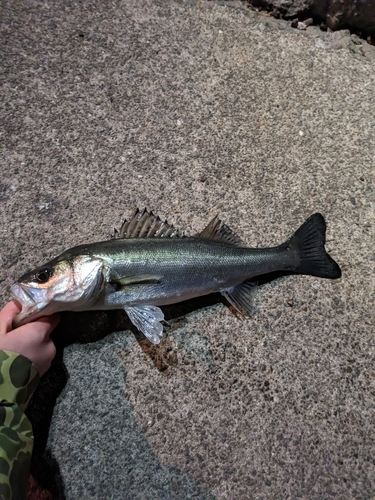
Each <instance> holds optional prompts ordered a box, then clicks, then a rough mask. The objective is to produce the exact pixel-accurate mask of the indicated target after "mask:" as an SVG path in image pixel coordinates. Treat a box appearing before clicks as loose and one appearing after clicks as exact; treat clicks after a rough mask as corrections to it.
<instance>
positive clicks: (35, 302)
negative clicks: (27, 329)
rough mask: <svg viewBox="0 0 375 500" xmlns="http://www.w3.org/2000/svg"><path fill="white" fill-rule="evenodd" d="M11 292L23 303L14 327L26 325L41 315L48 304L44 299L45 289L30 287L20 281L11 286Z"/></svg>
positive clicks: (14, 321)
mask: <svg viewBox="0 0 375 500" xmlns="http://www.w3.org/2000/svg"><path fill="white" fill-rule="evenodd" d="M9 290H10V293H11V294H12V296H13V297H14V298H15V299H16V300H17V302H19V303H20V304H21V307H22V309H21V311H20V312H19V314H18V315H17V316H16V318H15V319H14V320H13V325H14V327H18V326H21V325H25V324H26V323H29V322H30V321H33V320H34V319H36V318H39V317H40V316H43V312H42V311H43V310H44V309H45V307H46V306H47V304H46V303H44V302H43V301H42V300H41V299H42V295H43V291H42V290H39V289H37V288H30V287H26V286H24V285H21V284H20V283H15V284H14V285H12V286H11V287H10V289H9Z"/></svg>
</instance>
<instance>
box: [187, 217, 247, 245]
mask: <svg viewBox="0 0 375 500" xmlns="http://www.w3.org/2000/svg"><path fill="white" fill-rule="evenodd" d="M197 236H198V237H199V238H205V239H208V240H218V241H225V242H226V243H231V244H232V245H236V246H243V242H242V241H241V239H240V238H239V237H238V236H237V235H236V234H235V233H234V232H233V231H232V230H231V229H230V228H229V227H228V226H227V225H226V224H224V223H223V222H222V221H221V220H220V219H219V217H218V216H217V215H215V217H214V218H213V219H212V220H211V221H210V222H209V223H208V224H207V226H206V227H205V228H204V229H203V231H202V232H201V233H199V234H198V235H197Z"/></svg>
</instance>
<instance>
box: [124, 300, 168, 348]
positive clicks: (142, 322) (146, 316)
mask: <svg viewBox="0 0 375 500" xmlns="http://www.w3.org/2000/svg"><path fill="white" fill-rule="evenodd" d="M124 309H125V312H126V314H127V315H128V316H129V318H130V321H131V322H132V323H133V325H134V326H136V327H137V328H138V330H140V331H141V332H142V333H143V335H145V336H146V337H147V338H148V340H149V341H150V342H152V343H153V344H159V343H160V340H161V338H162V336H163V325H162V324H161V323H160V321H162V320H163V319H164V313H163V311H162V310H161V309H160V308H159V307H156V306H147V305H144V306H133V307H129V306H126V307H124Z"/></svg>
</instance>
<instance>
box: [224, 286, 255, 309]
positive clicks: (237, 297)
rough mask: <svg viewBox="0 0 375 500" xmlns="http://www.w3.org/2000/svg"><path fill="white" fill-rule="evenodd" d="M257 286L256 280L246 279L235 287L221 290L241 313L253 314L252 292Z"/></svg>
mask: <svg viewBox="0 0 375 500" xmlns="http://www.w3.org/2000/svg"><path fill="white" fill-rule="evenodd" d="M255 286H257V282H256V281H244V282H243V283H240V284H239V285H237V286H234V287H233V288H228V289H227V290H221V294H222V295H224V297H225V298H226V299H227V301H228V302H229V303H230V304H231V305H232V306H233V307H234V308H236V309H237V311H239V312H240V313H241V314H251V313H252V312H253V311H252V305H251V293H252V291H253V290H254V287H255Z"/></svg>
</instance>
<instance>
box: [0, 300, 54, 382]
mask: <svg viewBox="0 0 375 500" xmlns="http://www.w3.org/2000/svg"><path fill="white" fill-rule="evenodd" d="M20 311H21V306H20V304H19V303H18V302H16V301H15V300H12V301H11V302H8V304H6V305H5V306H4V307H3V309H2V310H1V311H0V350H8V351H14V352H17V353H18V354H22V355H23V356H25V357H26V358H28V359H30V360H31V361H32V362H33V363H35V365H36V367H37V368H38V370H39V373H40V375H41V376H42V375H43V374H44V373H46V371H47V370H48V368H49V367H50V366H51V361H52V360H53V358H54V357H55V354H56V347H55V344H54V343H53V342H52V340H51V339H50V337H49V335H50V333H51V332H52V330H53V329H54V328H55V327H56V326H57V324H58V322H59V321H60V316H59V315H58V314H53V315H52V316H43V317H42V318H39V319H37V320H36V321H33V322H31V323H27V324H26V325H23V326H20V327H18V328H16V329H14V330H12V322H13V320H14V318H15V317H16V316H17V314H18V313H19V312H20Z"/></svg>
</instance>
